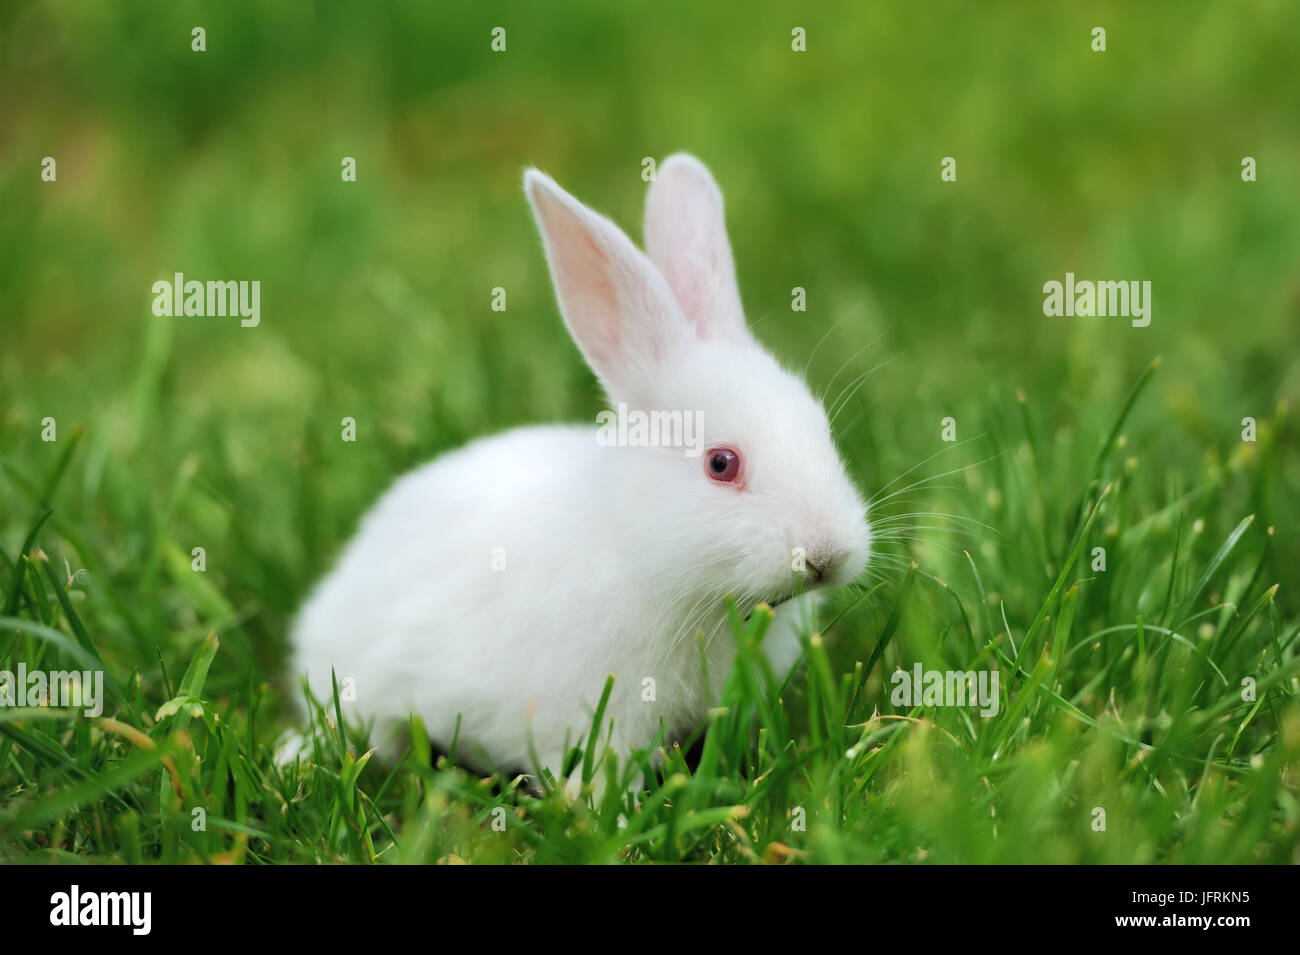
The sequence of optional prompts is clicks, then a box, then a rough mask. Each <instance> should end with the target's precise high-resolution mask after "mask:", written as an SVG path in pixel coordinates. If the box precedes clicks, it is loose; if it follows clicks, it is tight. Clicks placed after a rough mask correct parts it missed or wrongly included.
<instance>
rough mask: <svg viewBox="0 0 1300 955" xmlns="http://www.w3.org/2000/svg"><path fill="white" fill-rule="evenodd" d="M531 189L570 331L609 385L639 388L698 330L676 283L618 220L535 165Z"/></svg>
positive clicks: (527, 186) (527, 182)
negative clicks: (672, 349) (691, 325)
mask: <svg viewBox="0 0 1300 955" xmlns="http://www.w3.org/2000/svg"><path fill="white" fill-rule="evenodd" d="M524 192H525V193H526V194H527V196H528V201H529V203H530V204H531V205H532V207H533V215H534V216H535V217H536V219H537V226H538V228H539V229H540V230H541V233H542V242H543V244H544V245H545V246H546V261H547V262H548V263H549V265H550V267H551V281H552V282H553V283H554V285H555V295H556V298H558V299H559V302H560V311H561V313H562V314H563V315H564V322H565V324H566V325H567V326H568V328H569V333H570V334H571V335H572V336H573V340H574V341H575V342H577V344H578V347H579V348H580V349H581V350H582V353H583V355H584V356H585V357H586V359H587V363H588V364H589V365H591V367H592V370H593V371H595V372H596V374H597V375H598V376H600V379H601V381H602V382H603V383H604V384H605V386H606V389H610V388H611V386H612V387H613V388H614V389H615V390H618V391H625V390H627V389H628V388H635V387H636V386H637V385H639V384H641V383H643V382H644V381H646V376H647V375H652V374H653V371H654V369H655V366H656V365H657V364H658V362H659V360H660V359H661V358H663V357H664V356H665V354H666V353H667V351H668V350H669V347H670V346H671V345H672V343H673V342H674V341H680V340H685V339H688V338H689V335H690V330H689V327H688V326H687V324H686V319H685V318H684V317H683V316H682V313H681V308H680V307H679V306H678V304H677V301H676V300H675V299H674V298H673V293H672V291H671V290H670V289H669V288H668V283H667V282H665V281H664V277H663V275H661V274H660V272H659V270H658V269H657V268H655V267H654V265H653V264H652V263H651V262H650V260H649V259H648V258H646V256H645V254H644V253H643V252H641V250H640V249H638V248H637V247H636V246H635V245H633V244H632V240H631V239H629V238H628V237H627V236H626V235H625V234H624V233H623V231H622V230H621V229H619V227H618V226H616V225H614V223H612V222H610V221H609V220H608V219H606V218H605V217H604V216H602V215H600V214H598V213H596V212H593V211H592V210H591V209H588V208H587V207H586V206H584V205H583V204H582V203H580V202H579V201H578V200H577V199H575V198H573V196H571V195H569V194H568V193H567V192H565V191H564V190H563V189H561V188H560V187H559V186H558V185H556V184H555V181H554V180H553V179H551V178H550V177H549V176H547V175H544V174H543V173H540V172H538V171H537V170H536V169H529V170H528V171H526V172H525V173H524Z"/></svg>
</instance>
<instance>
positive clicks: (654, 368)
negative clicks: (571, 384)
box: [292, 156, 870, 774]
mask: <svg viewBox="0 0 1300 955" xmlns="http://www.w3.org/2000/svg"><path fill="white" fill-rule="evenodd" d="M525 191H526V192H527V194H528V197H529V199H530V201H531V203H532V206H533V211H534V214H535V215H536V217H537V220H538V223H539V226H540V228H541V232H542V236H543V239H544V242H545V246H546V253H547V260H548V262H549V264H550V267H551V274H552V279H553V281H554V284H555V287H556V292H557V297H558V298H559V301H560V307H561V311H562V313H563V315H564V319H565V323H566V325H567V326H568V328H569V331H570V332H571V334H572V335H573V337H574V339H575V341H576V342H577V343H578V345H579V347H580V349H581V350H582V352H583V354H584V356H585V357H586V358H587V361H588V363H589V364H590V365H591V366H592V368H593V369H595V371H596V373H597V375H598V376H599V377H600V379H601V382H602V383H603V384H604V386H605V389H606V391H607V393H608V394H609V396H610V398H611V401H612V402H615V403H617V404H618V406H619V407H620V410H622V409H623V408H629V409H631V410H632V412H633V413H641V414H643V415H644V414H650V413H656V412H659V413H664V412H666V413H668V414H670V415H671V414H676V415H679V416H682V417H685V416H692V417H691V420H692V421H697V422H700V423H701V427H700V433H698V434H696V435H695V443H694V444H689V445H688V446H685V447H683V446H663V445H662V444H659V443H657V442H655V443H653V444H647V443H646V442H645V441H622V442H615V443H614V445H613V446H611V445H610V443H609V442H608V441H601V440H598V438H597V428H596V427H595V426H552V427H531V428H523V429H520V430H516V431H511V432H508V433H505V434H501V435H497V436H495V437H490V438H485V439H481V440H479V441H475V442H473V443H471V444H469V445H467V446H466V447H464V448H461V449H460V450H457V451H454V452H451V453H448V454H446V455H443V456H442V457H440V458H438V459H437V460H435V461H433V462H432V463H430V464H428V465H426V466H424V467H423V468H420V469H418V470H416V471H414V472H412V473H411V474H408V475H406V476H405V477H403V478H401V479H400V480H399V481H397V483H396V484H395V485H394V486H393V487H392V488H391V489H390V490H389V491H388V493H387V494H386V495H385V496H384V497H383V498H382V499H381V501H380V502H379V503H378V505H377V506H376V507H375V508H374V510H373V511H372V512H371V513H370V514H369V515H368V516H367V517H366V518H365V520H364V521H363V523H362V527H361V530H360V531H359V533H358V534H357V536H356V538H355V539H354V540H353V541H352V542H351V544H350V545H349V546H348V547H347V548H346V550H345V551H344V553H343V556H342V558H341V559H340V561H339V563H338V565H337V567H336V568H335V569H334V570H333V571H332V572H331V574H330V575H329V576H328V577H327V578H326V579H325V580H324V581H323V582H322V583H321V584H320V585H319V586H318V588H317V589H316V591H315V593H314V594H313V595H312V597H311V599H310V600H309V601H308V603H307V604H306V606H305V607H304V608H303V611H302V613H301V614H300V615H299V618H298V620H297V622H296V625H295V628H294V632H293V636H292V643H293V646H294V652H295V663H296V665H297V670H298V672H300V673H306V674H307V676H308V679H309V682H310V684H311V686H312V688H313V690H314V692H315V693H316V694H317V695H318V696H319V697H321V698H326V699H327V698H328V697H329V695H330V691H331V683H330V673H331V669H332V670H333V671H334V673H335V674H336V675H337V677H338V679H339V681H340V686H342V687H345V688H346V691H347V694H346V698H345V700H344V705H345V707H346V710H345V712H351V713H353V714H354V715H359V716H361V717H363V718H368V719H371V720H373V721H374V722H375V723H376V724H377V726H376V728H377V730H378V731H379V732H378V733H377V734H376V735H377V741H378V742H379V743H380V744H381V745H383V744H384V742H385V740H387V739H391V733H390V732H389V731H390V730H391V729H392V728H393V727H395V726H400V725H402V724H405V723H406V722H407V719H408V717H409V715H410V714H411V713H417V714H419V715H420V716H421V717H422V719H423V722H424V724H425V727H426V729H427V730H428V732H429V735H430V737H431V739H432V740H434V741H435V742H437V743H439V744H441V745H442V746H443V747H447V746H449V745H450V744H451V742H452V738H453V736H455V739H456V743H457V751H458V753H460V754H463V755H465V756H466V757H468V758H469V759H470V760H471V761H474V762H476V763H479V764H480V765H488V766H493V767H497V768H502V769H521V768H522V769H532V768H533V766H534V762H533V759H532V757H531V753H532V752H535V753H536V754H537V756H538V757H540V759H541V760H542V762H543V764H544V765H546V766H548V767H550V768H551V770H552V771H554V772H555V773H557V774H558V773H559V772H560V770H561V762H562V757H563V755H564V748H565V746H566V745H574V744H576V743H577V742H578V741H579V739H580V738H581V737H582V736H584V734H586V733H587V732H588V730H589V729H590V725H591V713H592V710H593V708H594V705H595V704H596V702H597V701H598V700H599V698H600V694H601V691H602V689H603V686H604V683H605V680H606V678H607V676H608V675H609V674H613V675H614V677H615V684H614V690H613V693H612V696H611V699H610V703H609V707H608V710H607V714H606V715H607V720H606V721H605V722H604V724H603V727H608V726H609V721H608V718H612V720H613V726H614V729H613V734H612V738H611V742H612V743H613V745H614V746H615V749H616V750H618V751H621V752H624V753H625V752H626V747H627V746H637V747H644V746H648V745H649V744H650V743H652V742H653V741H654V739H655V736H656V734H657V733H658V732H659V728H660V725H661V723H662V725H663V726H664V727H666V728H667V730H668V732H669V738H668V742H671V741H672V740H673V739H675V738H677V735H678V734H682V733H685V732H687V731H689V730H690V729H691V728H692V727H694V726H696V725H698V723H699V722H700V721H701V720H702V719H703V717H704V715H705V712H706V710H707V708H708V706H710V705H711V703H712V702H713V701H712V700H711V699H710V698H709V692H708V691H709V690H711V691H712V692H713V693H716V692H717V691H718V690H720V689H721V687H722V684H723V681H724V680H725V677H726V674H727V670H728V667H729V665H730V662H731V659H732V655H733V653H734V643H733V637H732V634H731V632H730V630H729V628H728V627H727V626H726V624H725V600H726V598H727V597H728V596H730V597H733V598H734V599H735V600H736V602H737V604H738V605H739V608H740V610H741V612H742V613H748V612H749V611H751V610H752V609H753V607H755V606H756V605H757V604H758V603H760V602H762V601H766V602H769V603H771V604H774V605H778V606H777V612H778V616H777V619H776V620H775V621H774V623H773V626H772V628H771V629H770V631H769V633H768V635H767V636H766V637H765V638H764V644H763V646H764V650H765V652H766V653H767V654H768V657H769V659H770V660H771V662H772V664H773V667H774V669H776V670H777V671H778V672H779V673H782V674H784V672H786V671H787V670H788V668H789V667H790V666H791V665H792V664H793V663H794V662H795V660H796V659H797V657H798V653H799V646H800V644H799V641H798V638H797V636H796V630H797V627H796V621H795V619H794V618H795V616H796V615H799V616H800V617H804V616H805V615H806V614H807V611H808V610H809V608H810V607H811V604H812V600H811V599H809V597H808V595H805V596H804V597H802V598H797V599H791V598H792V597H794V595H796V594H798V593H801V592H803V590H804V588H805V586H809V587H817V586H827V585H838V584H845V583H848V582H849V581H851V580H852V579H853V578H854V577H855V576H856V575H857V574H858V573H859V572H860V571H861V570H862V569H863V567H864V566H865V564H866V561H867V555H868V553H869V548H870V534H869V531H868V528H867V524H866V520H865V507H864V505H863V503H862V500H861V498H860V497H859V496H858V494H857V491H856V490H855V489H854V487H853V485H852V483H851V482H850V481H849V480H848V478H847V477H846V476H845V474H844V469H843V466H842V464H841V463H840V460H839V455H838V453H837V452H836V450H835V446H834V443H833V440H832V438H831V433H830V427H829V425H828V423H827V421H826V416H825V413H824V411H823V410H822V407H821V405H820V404H819V403H818V402H817V401H816V399H814V398H813V397H812V395H811V394H810V393H809V392H808V389H807V387H806V386H805V385H804V383H803V382H802V381H801V380H800V379H799V378H798V377H797V376H795V375H792V374H790V373H789V372H787V371H785V370H784V369H783V368H781V367H780V365H778V364H777V362H776V361H775V360H774V359H773V358H772V357H771V356H770V355H769V354H768V353H767V352H766V351H764V350H763V349H762V348H761V347H760V346H759V345H758V344H757V342H755V341H754V339H753V337H752V336H751V335H750V333H749V330H748V328H747V327H746V325H745V321H744V316H743V312H742V310H741V305H740V297H739V292H738V291H737V290H736V285H735V275H734V270H733V267H732V264H731V251H730V246H729V244H728V242H727V239H726V232H725V226H724V224H723V216H722V200H721V195H720V194H719V193H718V191H717V188H716V186H715V185H714V183H713V180H712V177H710V176H709V174H708V172H707V171H706V170H705V169H704V167H703V166H701V165H700V164H699V163H698V162H697V161H696V160H694V159H691V158H689V157H683V156H677V157H672V158H670V159H668V160H666V161H665V162H664V163H663V165H662V166H661V167H660V170H659V176H658V180H657V181H656V182H655V184H654V185H653V186H652V187H651V190H650V195H649V198H648V200H647V207H646V245H647V251H648V252H649V257H647V255H646V254H643V253H642V252H640V251H639V250H638V249H636V247H635V246H633V245H632V243H631V242H630V241H629V240H628V239H627V237H626V236H625V235H623V233H622V232H621V231H620V230H619V229H618V228H617V227H616V226H615V225H614V224H613V223H611V222H609V220H607V219H605V218H603V217H601V216H599V215H597V214H596V213H594V212H592V211H591V210H590V209H587V208H586V207H585V206H583V205H581V203H579V202H578V201H577V200H575V199H573V197H571V196H569V195H568V194H567V193H565V192H564V191H563V190H562V189H560V188H559V186H557V185H555V183H554V182H552V181H551V180H550V179H547V178H546V177H545V176H542V175H541V174H540V173H537V172H535V171H531V170H530V171H529V172H528V173H527V174H526V176H525ZM628 445H632V446H628ZM706 449H707V450H706ZM796 571H799V573H796ZM783 601H784V602H783ZM699 634H703V635H704V638H705V654H704V655H705V657H706V659H707V674H706V672H705V670H704V669H702V667H701V655H700V649H699V643H698V635H699ZM706 679H707V683H706ZM706 687H707V688H708V689H707V690H706ZM341 695H342V694H341Z"/></svg>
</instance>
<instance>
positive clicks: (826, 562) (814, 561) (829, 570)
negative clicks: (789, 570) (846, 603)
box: [804, 551, 844, 584]
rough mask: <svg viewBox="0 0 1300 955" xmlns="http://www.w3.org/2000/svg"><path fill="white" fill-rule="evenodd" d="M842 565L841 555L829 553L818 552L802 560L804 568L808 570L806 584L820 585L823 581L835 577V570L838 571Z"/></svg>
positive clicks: (842, 558)
mask: <svg viewBox="0 0 1300 955" xmlns="http://www.w3.org/2000/svg"><path fill="white" fill-rule="evenodd" d="M842 563H844V557H843V555H842V554H836V553H832V552H829V551H823V552H819V553H816V554H813V555H811V556H809V557H806V558H804V566H805V567H806V568H808V578H809V579H808V582H809V583H811V584H820V583H821V582H822V581H824V580H829V579H830V578H831V577H834V576H835V572H836V570H838V569H839V566H840V564H842Z"/></svg>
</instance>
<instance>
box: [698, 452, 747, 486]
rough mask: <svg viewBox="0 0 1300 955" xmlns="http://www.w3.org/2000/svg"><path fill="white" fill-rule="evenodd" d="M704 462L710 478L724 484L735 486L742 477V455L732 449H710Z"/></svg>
mask: <svg viewBox="0 0 1300 955" xmlns="http://www.w3.org/2000/svg"><path fill="white" fill-rule="evenodd" d="M704 462H705V463H704V470H705V472H706V473H707V474H708V475H709V477H711V478H712V479H713V480H715V481H719V482H721V483H722V484H734V483H735V482H736V480H737V479H738V478H739V477H740V455H739V454H737V453H736V452H735V451H733V450H731V448H710V449H709V453H708V455H707V456H706V457H705V459H704Z"/></svg>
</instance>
